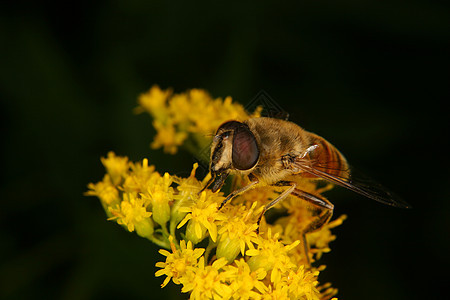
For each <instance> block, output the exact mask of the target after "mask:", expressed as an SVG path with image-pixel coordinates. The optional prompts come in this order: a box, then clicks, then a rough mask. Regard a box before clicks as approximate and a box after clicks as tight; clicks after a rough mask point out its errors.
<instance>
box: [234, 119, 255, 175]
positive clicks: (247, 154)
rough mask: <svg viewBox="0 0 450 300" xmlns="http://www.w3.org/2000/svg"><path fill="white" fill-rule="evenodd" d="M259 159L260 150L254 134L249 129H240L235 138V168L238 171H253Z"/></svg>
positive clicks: (235, 133)
mask: <svg viewBox="0 0 450 300" xmlns="http://www.w3.org/2000/svg"><path fill="white" fill-rule="evenodd" d="M258 158H259V149H258V145H257V144H256V139H255V136H254V135H253V133H252V132H251V131H250V130H248V129H247V128H242V127H241V128H239V129H237V130H236V131H235V132H234V138H233V154H232V159H233V167H234V168H236V169H238V170H249V169H251V168H252V167H253V166H254V165H255V164H256V162H257V161H258Z"/></svg>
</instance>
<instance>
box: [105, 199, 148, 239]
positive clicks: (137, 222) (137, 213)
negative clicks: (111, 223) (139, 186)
mask: <svg viewBox="0 0 450 300" xmlns="http://www.w3.org/2000/svg"><path fill="white" fill-rule="evenodd" d="M144 202H145V201H144V200H143V199H141V198H137V197H136V195H133V194H125V195H124V199H123V201H122V202H121V203H120V205H117V206H116V208H112V207H110V208H109V211H110V212H111V214H112V215H113V217H111V218H109V220H116V221H117V223H118V224H120V225H124V226H125V227H126V228H127V229H128V231H130V232H133V231H134V230H135V229H136V233H137V234H139V235H140V236H143V237H149V236H151V235H152V234H153V224H152V223H151V220H150V219H149V217H150V216H151V215H152V213H151V212H148V211H147V210H146V208H145V205H144Z"/></svg>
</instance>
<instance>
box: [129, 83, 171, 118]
mask: <svg viewBox="0 0 450 300" xmlns="http://www.w3.org/2000/svg"><path fill="white" fill-rule="evenodd" d="M171 94H172V91H171V90H166V91H163V90H161V89H160V88H159V87H158V86H157V85H154V86H152V87H151V88H150V90H149V91H148V92H147V93H144V94H141V95H140V96H139V98H138V103H139V107H138V109H136V112H138V113H140V112H142V111H147V112H149V113H150V114H151V115H152V116H153V118H155V119H158V120H161V119H162V120H165V119H166V117H167V116H166V115H167V113H166V102H167V99H168V98H169V96H170V95H171Z"/></svg>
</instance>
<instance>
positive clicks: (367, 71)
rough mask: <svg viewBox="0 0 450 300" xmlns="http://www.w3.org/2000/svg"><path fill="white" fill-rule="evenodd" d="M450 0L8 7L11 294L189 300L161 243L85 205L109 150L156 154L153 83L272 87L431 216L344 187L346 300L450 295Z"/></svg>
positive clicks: (165, 165)
mask: <svg viewBox="0 0 450 300" xmlns="http://www.w3.org/2000/svg"><path fill="white" fill-rule="evenodd" d="M448 8H449V5H448V2H445V1H441V2H435V1H424V0H416V1H399V0H392V1H383V2H379V1H295V2H294V1H291V2H272V3H269V2H264V3H261V2H259V3H258V2H248V1H244V2H240V3H239V4H232V3H230V2H223V3H214V4H211V3H209V1H199V2H196V3H195V4H194V3H188V2H186V1H167V2H163V1H76V2H55V3H53V2H45V1H15V2H9V3H2V4H1V7H0V69H1V71H0V97H1V113H2V116H1V123H2V150H3V155H2V156H1V159H2V161H1V169H2V175H3V176H2V181H1V183H2V184H1V195H2V196H1V208H0V243H1V246H0V257H1V260H0V297H1V298H4V299H41V298H42V299H44V298H45V299H121V298H126V299H143V298H149V299H152V298H153V299H160V298H166V299H169V298H170V299H184V298H186V297H187V296H186V295H183V296H180V293H179V286H174V285H173V284H170V285H169V286H168V287H166V288H165V289H164V290H161V289H160V287H159V285H160V284H161V283H162V280H163V279H162V278H155V277H154V272H155V271H156V268H155V266H154V265H155V262H156V261H158V260H161V259H162V256H161V255H159V254H158V253H157V247H155V246H153V245H152V244H151V243H150V242H148V241H146V240H144V239H142V238H139V237H137V236H136V235H134V234H130V233H128V232H126V231H125V230H123V229H122V228H121V227H119V226H118V225H116V224H114V223H112V222H108V221H106V218H105V214H104V212H103V211H102V208H101V206H100V204H99V202H98V201H97V199H96V198H93V197H91V198H88V197H84V196H83V192H84V191H85V190H86V185H87V183H89V182H96V181H98V180H100V179H101V178H102V176H103V174H104V170H103V167H102V165H101V163H100V159H99V158H100V156H105V155H106V153H107V152H108V151H110V150H113V151H115V152H116V153H117V154H119V155H127V156H128V157H129V158H130V159H131V160H134V161H137V160H141V159H142V158H144V157H148V158H149V160H150V162H152V163H154V164H155V165H156V167H157V170H159V171H169V172H171V173H175V174H188V172H189V171H190V170H191V166H192V163H193V162H194V159H193V157H192V156H191V155H190V154H188V153H185V152H180V153H179V154H178V155H177V156H176V158H173V157H171V156H168V155H165V154H164V153H162V151H160V150H157V151H156V150H155V151H154V150H150V148H149V143H150V142H151V140H152V137H153V134H154V130H153V129H152V126H151V119H150V117H149V116H148V115H145V114H142V115H134V114H133V113H132V110H133V108H134V107H135V106H136V99H137V96H138V95H139V94H140V93H142V92H145V91H146V90H147V89H148V88H150V86H151V85H153V84H159V85H160V86H161V87H162V88H168V87H173V88H174V90H175V91H176V92H183V91H185V90H186V89H189V88H204V89H206V90H208V91H209V92H210V93H211V94H212V95H213V96H214V97H219V96H220V97H225V96H228V95H230V96H232V97H233V99H234V100H236V101H239V102H241V103H242V104H244V105H245V104H246V103H248V102H250V101H251V100H252V99H253V98H254V97H255V95H256V94H257V93H258V92H260V91H261V90H264V91H266V92H267V94H268V95H270V97H271V98H272V99H273V100H274V101H276V102H277V103H278V104H279V105H280V106H281V107H282V108H283V109H285V110H286V111H288V112H289V113H290V120H292V121H294V122H296V123H298V124H300V125H302V126H303V127H305V128H306V129H308V130H310V131H313V132H316V133H318V134H320V135H322V136H324V137H326V138H327V139H328V140H330V141H331V142H333V143H334V144H335V145H336V146H337V147H338V148H339V149H340V150H341V151H342V152H343V153H344V154H345V155H346V156H347V158H348V159H349V161H350V162H351V163H352V164H353V165H354V166H356V167H357V168H359V169H361V170H363V171H365V172H366V173H368V174H369V175H370V176H372V177H374V178H376V179H378V180H379V181H380V182H382V183H383V184H385V185H386V186H389V187H390V188H391V189H392V190H394V191H396V192H397V193H398V194H400V195H402V196H403V197H404V199H406V200H407V201H408V202H410V203H411V204H412V205H413V207H414V209H412V210H401V209H394V208H391V207H387V206H383V205H380V204H378V203H376V202H374V201H370V200H367V201H366V199H364V198H363V197H360V196H358V195H354V194H352V193H350V192H347V191H343V190H336V191H335V192H332V193H331V194H330V198H331V199H332V201H333V203H334V204H335V207H336V209H335V215H340V214H343V213H345V214H348V216H349V218H348V220H347V221H346V222H345V223H344V225H343V226H341V227H339V228H337V229H336V230H335V233H336V234H337V235H338V239H337V240H336V241H335V242H333V243H332V245H331V246H332V249H333V251H332V252H331V253H330V254H327V255H325V256H324V257H323V260H322V262H323V263H325V264H327V266H328V267H327V269H326V270H325V271H323V272H322V274H321V281H322V282H326V281H331V282H332V283H333V285H334V286H336V287H338V288H339V290H340V292H339V295H338V296H339V297H340V299H347V300H350V299H437V298H440V297H439V295H445V294H444V292H445V293H447V292H448V288H447V285H448V281H449V278H448V275H447V270H448V267H450V264H449V256H448V254H449V253H450V249H449V240H448V239H449V236H450V232H449V231H450V219H449V214H448V213H449V208H450V201H449V200H450V199H449V192H448V186H447V184H450V181H449V176H448V167H449V164H448V163H449V160H448V148H447V147H446V142H447V141H448V133H447V131H446V130H445V128H446V127H447V122H448V108H447V107H446V106H444V105H446V103H445V102H446V101H445V100H448V95H446V93H445V92H446V91H447V89H448V85H449V76H448V75H449V74H448V73H449V70H450V64H449V60H448V58H449V50H450V47H449V41H450V30H449V29H450V18H449V13H448Z"/></svg>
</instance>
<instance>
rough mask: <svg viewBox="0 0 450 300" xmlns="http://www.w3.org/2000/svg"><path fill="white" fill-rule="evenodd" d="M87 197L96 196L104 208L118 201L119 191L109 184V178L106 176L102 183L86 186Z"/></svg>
mask: <svg viewBox="0 0 450 300" xmlns="http://www.w3.org/2000/svg"><path fill="white" fill-rule="evenodd" d="M88 188H89V191H87V192H86V195H87V196H97V197H98V198H99V199H100V200H101V201H102V203H103V204H104V205H105V206H111V205H113V204H117V203H118V201H119V191H118V190H117V189H116V187H115V186H114V184H113V183H112V182H111V177H110V176H109V175H108V174H106V175H105V176H104V177H103V181H100V182H97V183H95V184H94V183H89V184H88Z"/></svg>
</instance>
